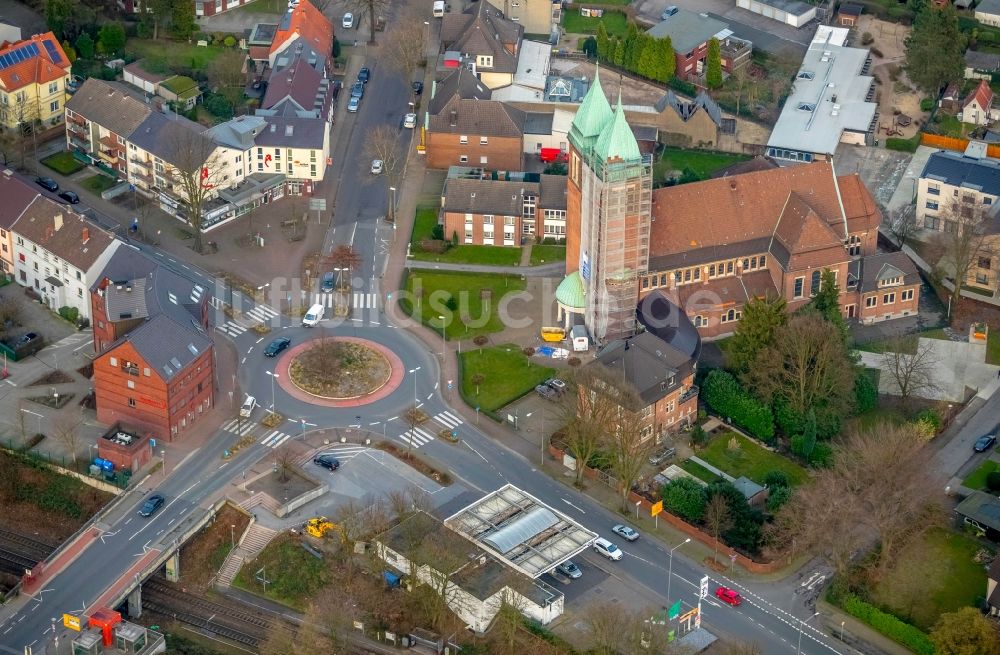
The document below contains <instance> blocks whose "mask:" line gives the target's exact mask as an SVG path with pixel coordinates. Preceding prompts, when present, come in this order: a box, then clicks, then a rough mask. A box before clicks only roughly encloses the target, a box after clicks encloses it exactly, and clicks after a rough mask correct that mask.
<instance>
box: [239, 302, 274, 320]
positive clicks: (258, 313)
mask: <svg viewBox="0 0 1000 655" xmlns="http://www.w3.org/2000/svg"><path fill="white" fill-rule="evenodd" d="M245 315H246V316H249V317H250V318H252V319H254V320H255V321H259V322H261V323H267V322H268V321H270V320H271V319H272V318H274V317H275V316H277V315H278V312H277V311H276V310H274V309H271V308H270V307H268V306H267V305H254V308H253V309H251V310H249V311H247V312H246V313H245Z"/></svg>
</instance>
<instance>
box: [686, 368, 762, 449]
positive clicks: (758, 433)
mask: <svg viewBox="0 0 1000 655" xmlns="http://www.w3.org/2000/svg"><path fill="white" fill-rule="evenodd" d="M702 394H703V395H702V397H703V398H704V399H705V402H706V403H708V406H709V407H711V408H712V410H713V411H715V413H717V414H719V415H720V416H722V417H725V418H727V419H729V420H731V421H732V422H733V423H735V424H736V425H738V426H740V427H742V428H743V429H744V430H746V431H747V432H749V433H750V434H752V435H754V436H755V437H757V438H758V439H763V440H764V441H771V440H772V439H774V416H773V415H772V414H771V408H770V407H768V406H767V405H764V404H763V403H761V402H759V401H757V400H755V399H754V398H753V397H752V396H751V395H750V394H748V393H747V392H746V391H744V390H743V387H741V386H740V383H739V382H737V381H736V378H734V377H733V376H732V375H730V374H729V373H727V372H725V371H722V370H719V369H716V370H714V371H712V372H711V373H709V374H708V376H706V377H705V384H704V386H703V388H702Z"/></svg>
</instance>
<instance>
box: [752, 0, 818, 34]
mask: <svg viewBox="0 0 1000 655" xmlns="http://www.w3.org/2000/svg"><path fill="white" fill-rule="evenodd" d="M736 7H737V8H739V9H746V10H748V11H752V12H753V13H755V14H760V15H761V16H764V17H765V18H773V19H774V20H776V21H778V22H780V23H785V24H786V25H791V26H792V27H803V26H804V25H805V24H806V23H808V22H809V21H811V20H813V19H814V18H816V7H815V5H812V4H809V3H806V2H800V1H799V0H736Z"/></svg>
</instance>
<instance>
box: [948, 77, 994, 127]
mask: <svg viewBox="0 0 1000 655" xmlns="http://www.w3.org/2000/svg"><path fill="white" fill-rule="evenodd" d="M993 98H994V94H993V89H991V88H990V83H989V81H988V80H985V79H980V80H979V84H977V85H976V88H975V89H973V91H972V93H970V94H969V95H968V96H967V97H966V98H965V101H963V102H962V111H961V113H960V114H959V116H958V118H959V120H961V121H962V122H963V123H972V124H973V125H989V124H990V123H992V122H993V121H995V120H997V118H998V117H1000V111H998V110H997V109H995V108H994V107H993Z"/></svg>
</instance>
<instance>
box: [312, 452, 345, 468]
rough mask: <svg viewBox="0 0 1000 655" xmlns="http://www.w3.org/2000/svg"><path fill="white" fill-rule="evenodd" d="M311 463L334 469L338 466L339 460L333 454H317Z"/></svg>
mask: <svg viewBox="0 0 1000 655" xmlns="http://www.w3.org/2000/svg"><path fill="white" fill-rule="evenodd" d="M313 464H315V465H316V466H322V467H323V468H325V469H327V470H329V471H336V470H337V469H339V468H340V460H339V459H337V458H336V457H334V456H333V455H326V454H324V455H317V456H316V457H314V458H313Z"/></svg>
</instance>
